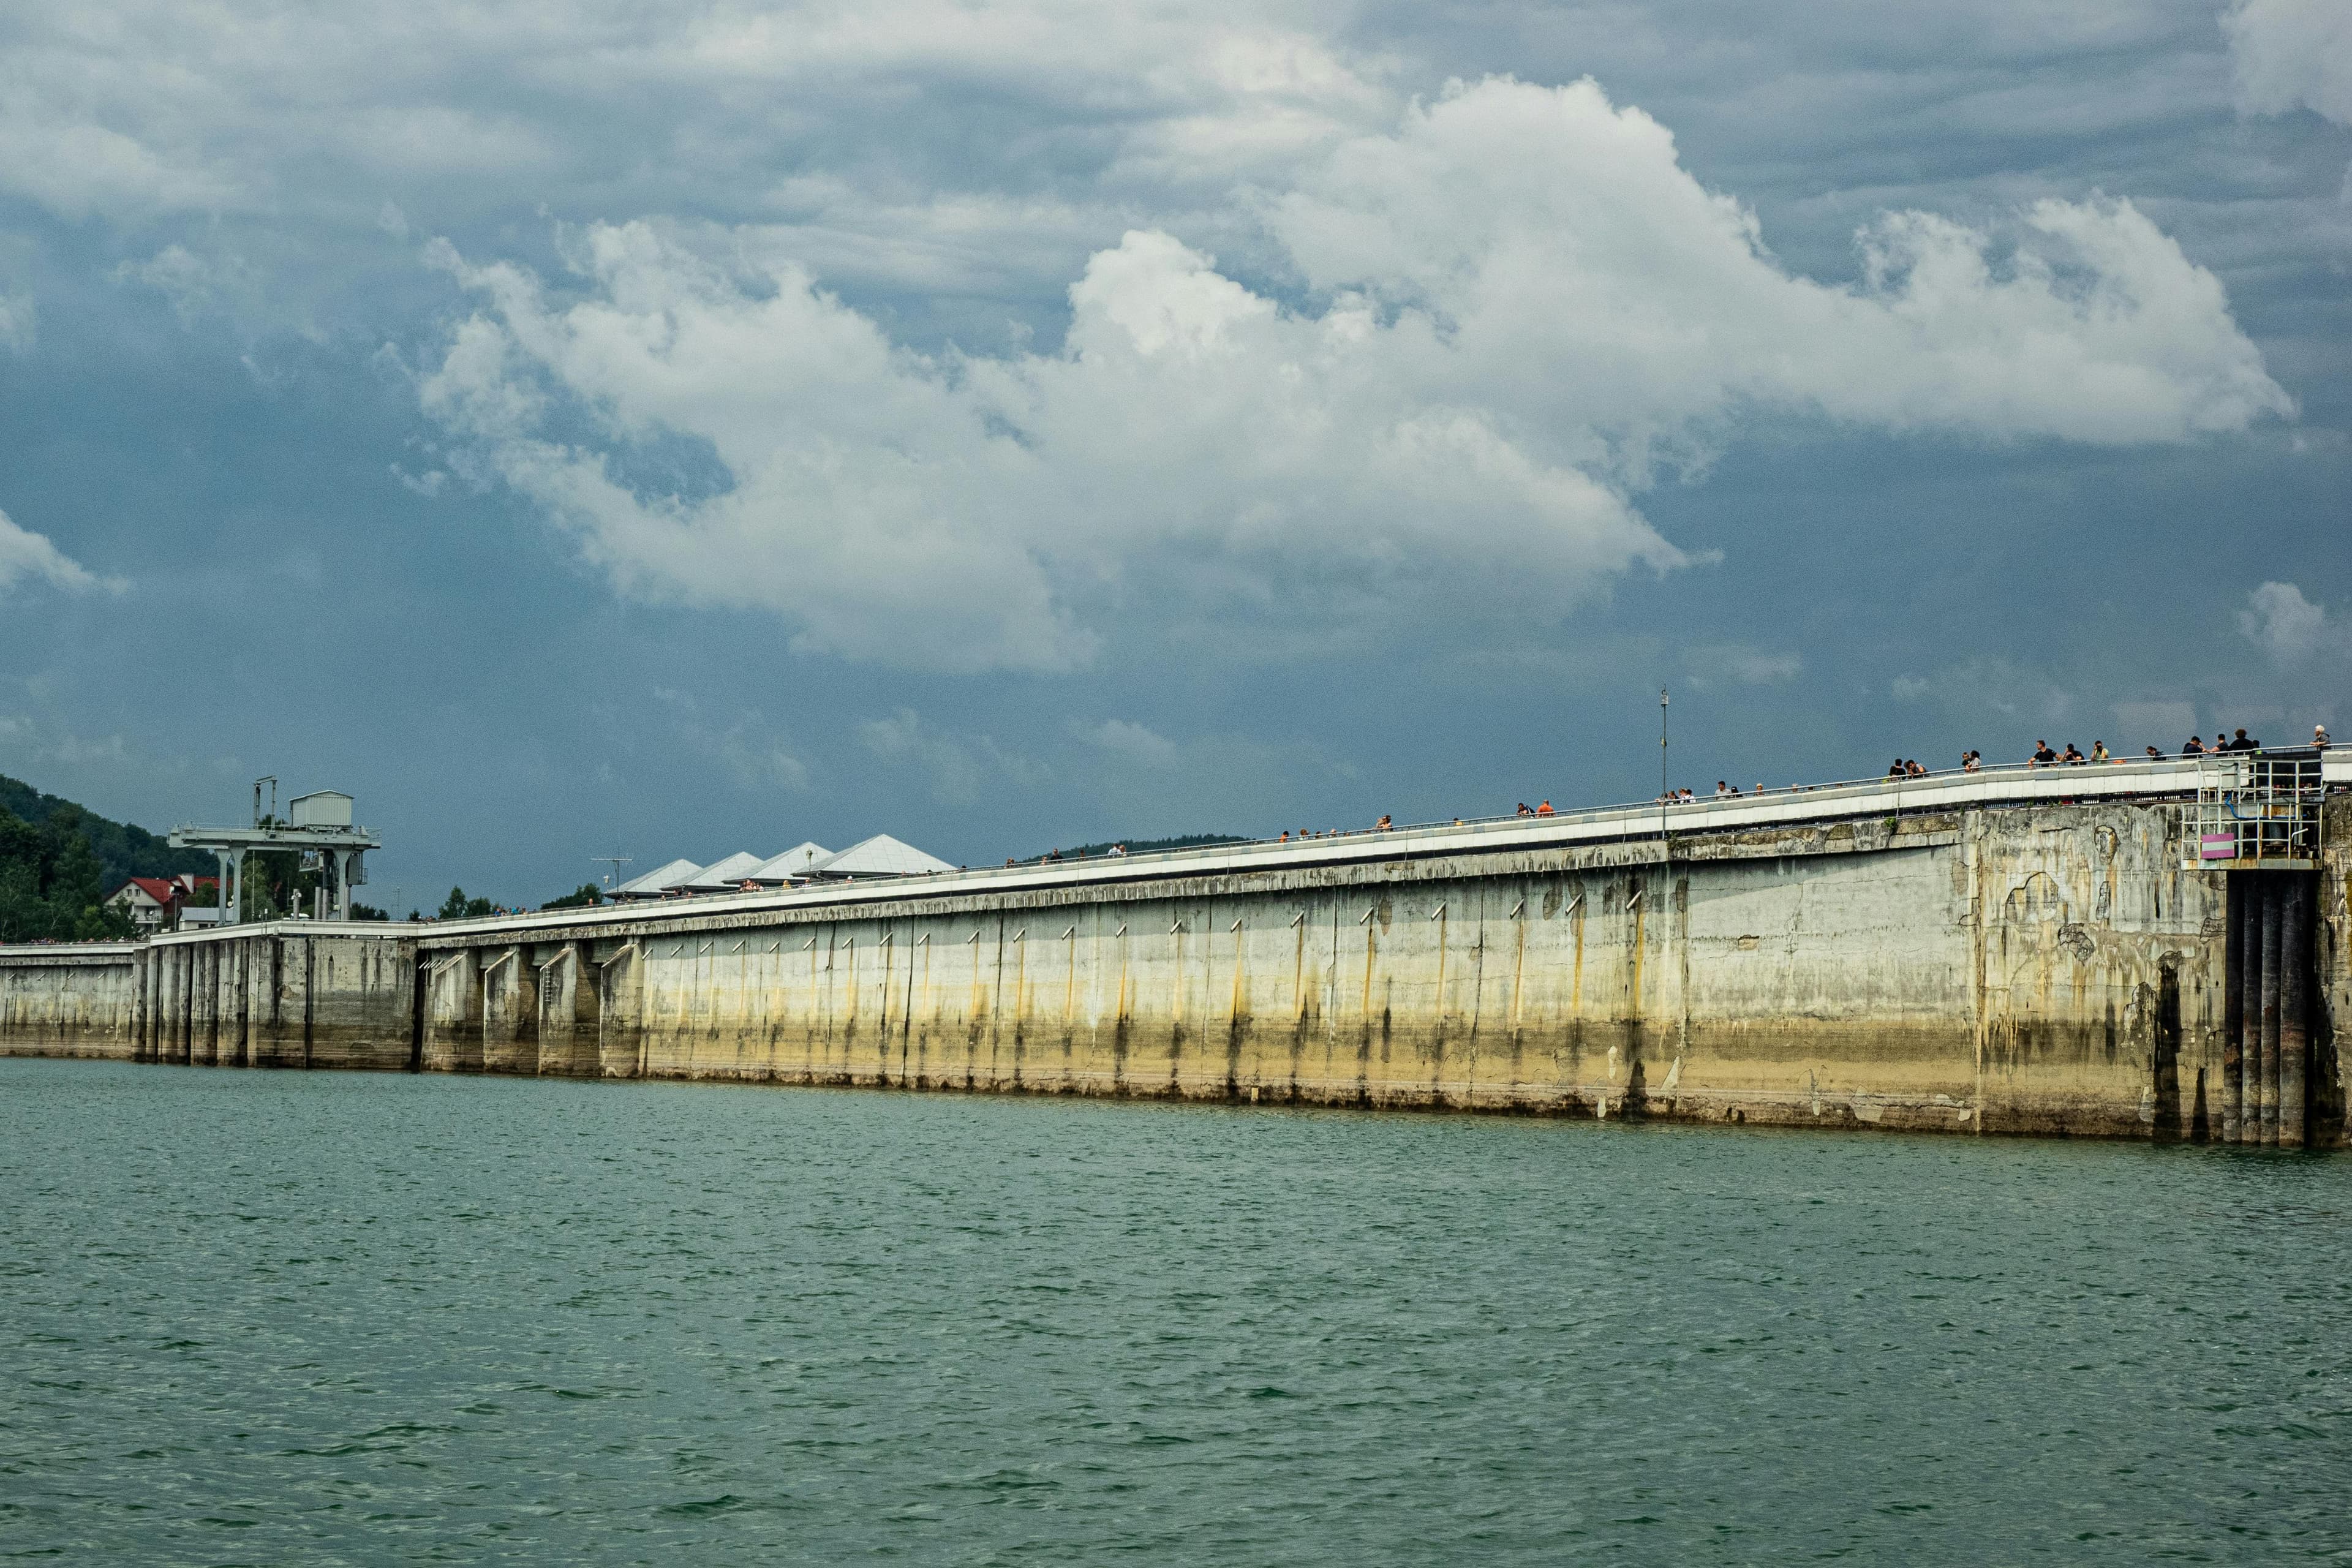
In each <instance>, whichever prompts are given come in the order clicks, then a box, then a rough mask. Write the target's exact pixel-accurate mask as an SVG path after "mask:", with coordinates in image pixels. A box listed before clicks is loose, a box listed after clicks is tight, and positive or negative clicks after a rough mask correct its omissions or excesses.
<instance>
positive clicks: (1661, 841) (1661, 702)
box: [1658, 686, 1666, 852]
mask: <svg viewBox="0 0 2352 1568" xmlns="http://www.w3.org/2000/svg"><path fill="white" fill-rule="evenodd" d="M1665 842H1666V689H1665V688H1664V687H1663V686H1661V687H1659V688H1658V847H1659V849H1660V851H1661V852H1663V851H1664V847H1665Z"/></svg>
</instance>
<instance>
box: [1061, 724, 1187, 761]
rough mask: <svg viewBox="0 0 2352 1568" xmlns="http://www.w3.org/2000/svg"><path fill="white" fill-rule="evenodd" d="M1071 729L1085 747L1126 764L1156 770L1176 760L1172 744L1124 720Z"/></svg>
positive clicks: (1143, 727)
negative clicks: (1138, 764) (1137, 764)
mask: <svg viewBox="0 0 2352 1568" xmlns="http://www.w3.org/2000/svg"><path fill="white" fill-rule="evenodd" d="M1071 728H1072V730H1073V731H1076V734H1077V736H1078V738H1079V739H1080V740H1083V741H1085V742H1087V744H1088V745H1091V746H1095V747H1097V748H1099V749H1100V750H1102V751H1105V752H1109V753H1110V754H1111V755H1112V756H1115V757H1118V758H1119V759H1121V760H1122V761H1125V762H1129V763H1140V764H1142V765H1143V766H1145V767H1153V768H1157V767H1165V766H1166V765H1167V764H1169V763H1172V762H1174V761H1175V760H1176V742H1173V741H1171V740H1170V739H1168V737H1167V736H1165V735H1160V734H1157V733H1154V732H1153V731H1151V730H1150V729H1147V728H1146V727H1145V726H1143V725H1141V724H1137V723H1132V722H1130V721H1128V720H1125V719H1106V720H1104V721H1102V722H1101V723H1099V724H1074V725H1072V726H1071Z"/></svg>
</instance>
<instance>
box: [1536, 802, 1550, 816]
mask: <svg viewBox="0 0 2352 1568" xmlns="http://www.w3.org/2000/svg"><path fill="white" fill-rule="evenodd" d="M1551 814H1552V810H1551V802H1549V801H1545V802H1544V803H1543V804H1542V805H1538V806H1537V807H1536V815H1537V816H1550V815H1551Z"/></svg>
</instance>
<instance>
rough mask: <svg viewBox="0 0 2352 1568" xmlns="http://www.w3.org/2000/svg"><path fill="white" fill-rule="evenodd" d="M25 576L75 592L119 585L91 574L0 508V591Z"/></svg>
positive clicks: (117, 586)
mask: <svg viewBox="0 0 2352 1568" xmlns="http://www.w3.org/2000/svg"><path fill="white" fill-rule="evenodd" d="M27 578H37V579H39V580H40V581H42V582H45V583H47V584H50V585H51V586H53V587H58V588H64V589H68V590H69V591H72V592H75V593H83V592H88V591H89V590H90V589H93V588H105V589H108V590H110V591H119V590H120V589H121V586H122V584H120V583H117V582H114V581H113V580H111V579H108V578H100V577H96V576H93V575H91V574H90V573H89V571H88V570H87V569H86V568H84V567H83V566H82V565H81V564H80V563H79V562H76V561H74V560H72V559H70V558H68V556H67V555H66V554H65V552H62V551H60V550H59V549H58V547H57V546H56V545H54V544H52V543H50V542H48V540H47V538H46V537H45V536H43V535H41V534H38V533H35V532H33V531H31V530H29V529H25V528H19V527H17V526H16V523H14V522H13V521H10V520H9V517H8V514H7V513H6V512H5V511H0V594H5V593H6V592H7V591H8V590H9V589H11V588H13V587H15V586H16V584H18V583H20V582H23V581H25V580H26V579H27Z"/></svg>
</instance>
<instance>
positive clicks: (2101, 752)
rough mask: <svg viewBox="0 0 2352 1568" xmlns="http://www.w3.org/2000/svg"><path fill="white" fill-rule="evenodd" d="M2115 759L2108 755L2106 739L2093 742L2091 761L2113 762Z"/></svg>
mask: <svg viewBox="0 0 2352 1568" xmlns="http://www.w3.org/2000/svg"><path fill="white" fill-rule="evenodd" d="M2113 760H2114V759H2112V758H2111V757H2109V756H2108V755H2107V743H2106V742H2105V741H2094V742H2091V761H2093V762H2095V763H2105V762H2111V761H2113Z"/></svg>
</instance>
